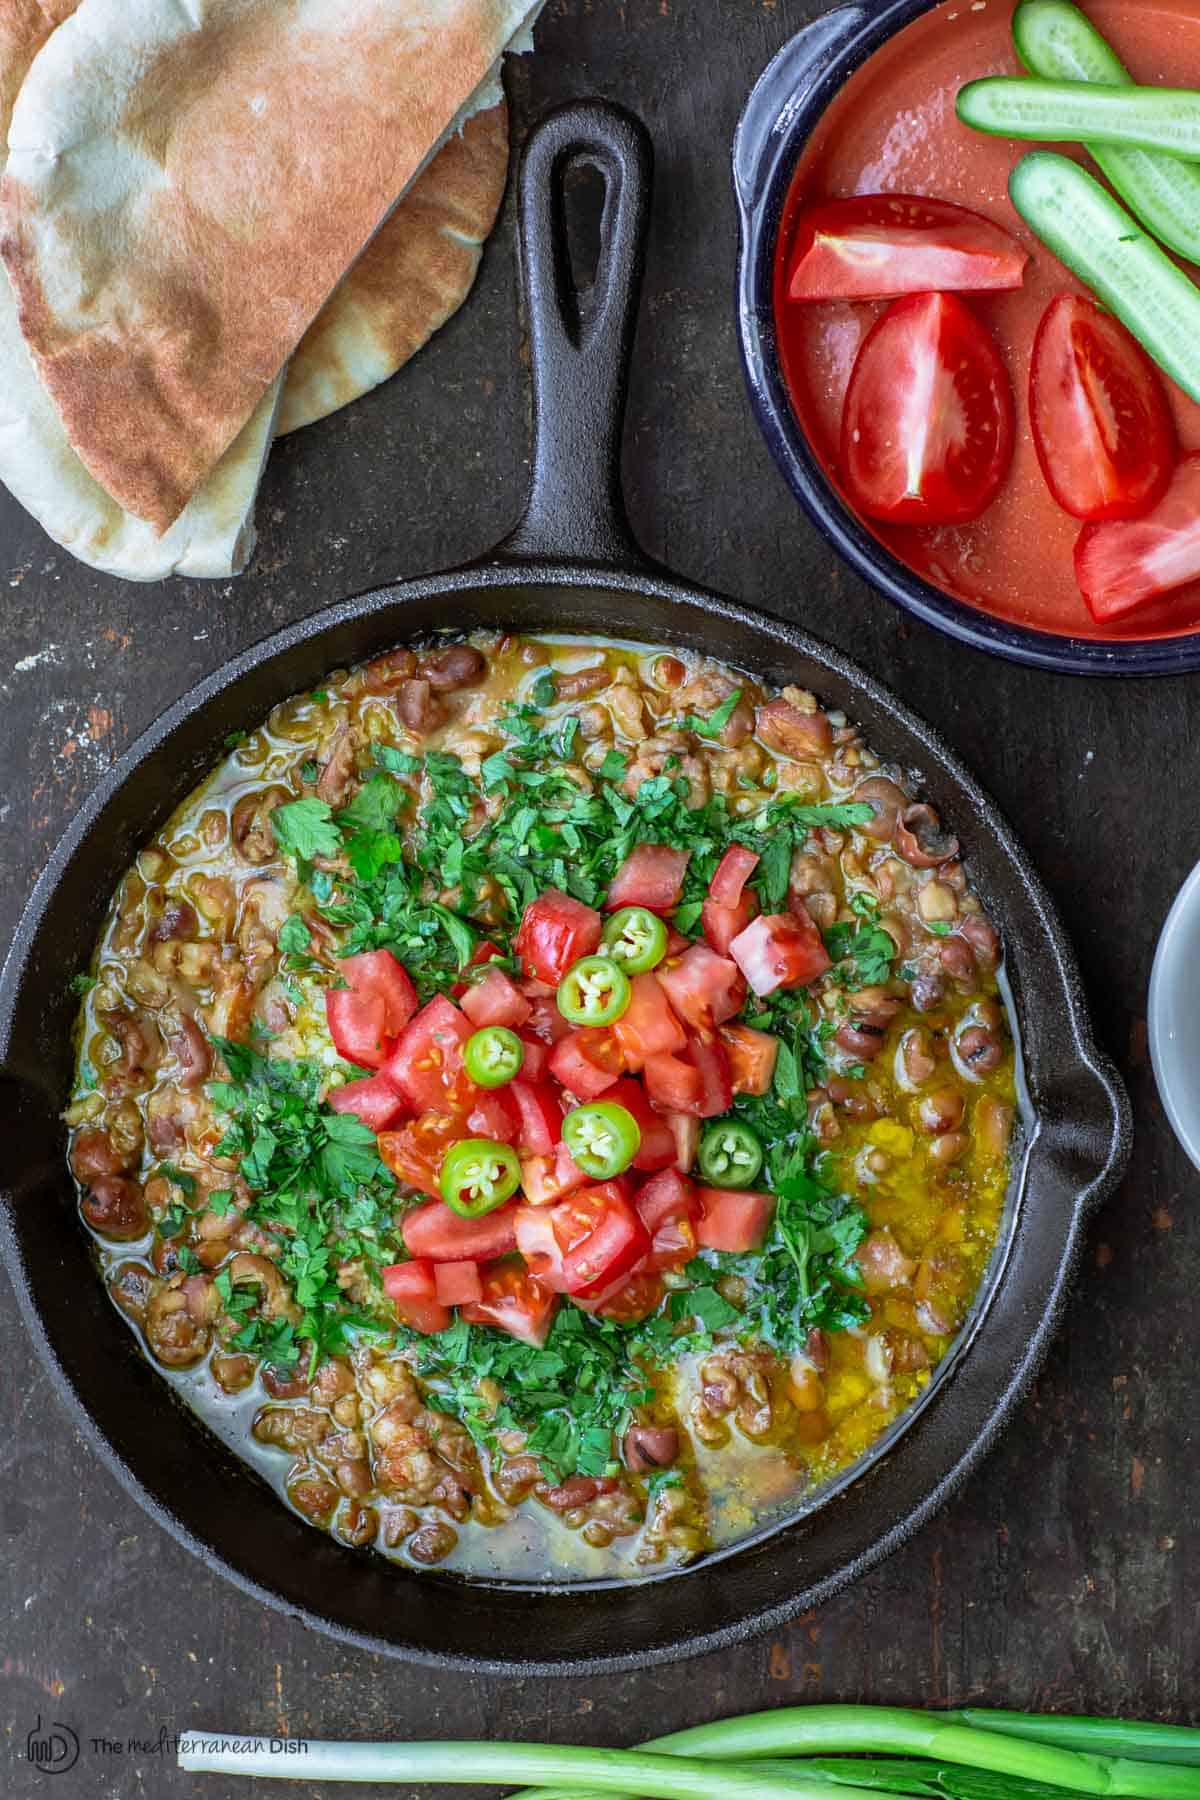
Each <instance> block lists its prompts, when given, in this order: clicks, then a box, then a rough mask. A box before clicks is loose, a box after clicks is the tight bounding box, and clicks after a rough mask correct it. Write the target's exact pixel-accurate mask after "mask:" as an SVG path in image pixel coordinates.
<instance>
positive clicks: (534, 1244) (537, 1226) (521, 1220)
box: [516, 1206, 567, 1294]
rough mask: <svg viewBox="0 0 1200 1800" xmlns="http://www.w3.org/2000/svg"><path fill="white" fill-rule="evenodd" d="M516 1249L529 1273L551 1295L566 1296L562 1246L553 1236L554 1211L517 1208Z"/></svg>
mask: <svg viewBox="0 0 1200 1800" xmlns="http://www.w3.org/2000/svg"><path fill="white" fill-rule="evenodd" d="M516 1231H517V1249H518V1250H519V1251H520V1253H521V1255H522V1256H523V1257H524V1259H525V1266H526V1268H527V1269H528V1270H529V1273H530V1274H531V1275H532V1276H533V1277H534V1279H535V1280H536V1281H538V1282H539V1283H540V1284H541V1285H542V1287H547V1288H549V1289H550V1291H551V1292H552V1293H555V1294H565V1293H566V1291H567V1289H566V1283H565V1279H564V1276H563V1253H562V1245H561V1244H560V1243H559V1241H558V1239H557V1238H556V1237H555V1235H554V1218H553V1208H552V1207H549V1206H518V1208H517V1224H516Z"/></svg>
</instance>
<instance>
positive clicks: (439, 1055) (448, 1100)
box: [384, 994, 475, 1112]
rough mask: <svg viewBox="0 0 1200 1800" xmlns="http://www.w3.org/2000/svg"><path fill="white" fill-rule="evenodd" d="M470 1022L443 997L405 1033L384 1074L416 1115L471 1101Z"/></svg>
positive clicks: (403, 1032) (433, 1001) (392, 1053)
mask: <svg viewBox="0 0 1200 1800" xmlns="http://www.w3.org/2000/svg"><path fill="white" fill-rule="evenodd" d="M472 1030H473V1027H472V1025H471V1021H470V1020H469V1019H468V1018H467V1017H466V1016H465V1015H464V1014H463V1013H461V1012H460V1011H459V1009H458V1007H457V1006H455V1005H454V1003H453V1001H451V1000H447V998H446V997H445V995H444V994H439V995H438V996H437V998H436V999H434V1000H431V1001H430V1002H429V1004H428V1005H427V1006H423V1007H422V1008H421V1010H420V1012H419V1013H418V1014H417V1016H416V1017H415V1018H414V1019H413V1020H411V1022H410V1023H409V1024H408V1025H407V1026H406V1027H405V1029H404V1030H403V1031H402V1032H401V1034H400V1036H399V1038H398V1039H397V1041H396V1045H395V1048H394V1049H393V1050H392V1052H391V1055H390V1056H389V1057H388V1059H387V1062H386V1063H385V1064H384V1074H385V1075H386V1077H387V1079H388V1080H389V1081H390V1082H391V1083H392V1086H393V1087H395V1088H396V1089H397V1090H398V1091H399V1092H400V1093H402V1094H403V1095H404V1097H405V1099H407V1100H409V1101H410V1102H411V1103H412V1106H413V1108H414V1110H416V1111H417V1112H426V1111H443V1112H445V1111H448V1110H452V1109H454V1108H455V1107H458V1106H460V1105H461V1104H462V1103H463V1102H465V1101H469V1100H470V1098H471V1095H472V1092H473V1091H474V1090H475V1084H474V1082H472V1081H469V1080H468V1079H467V1076H466V1074H465V1072H464V1070H463V1061H462V1047H463V1045H464V1044H465V1043H466V1041H467V1039H468V1038H469V1037H470V1035H471V1032H472Z"/></svg>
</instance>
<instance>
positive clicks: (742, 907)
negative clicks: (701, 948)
mask: <svg viewBox="0 0 1200 1800" xmlns="http://www.w3.org/2000/svg"><path fill="white" fill-rule="evenodd" d="M757 912H758V898H757V896H756V895H754V894H750V893H746V894H743V895H742V897H741V899H740V900H738V901H737V902H736V904H735V905H733V906H720V905H718V903H717V901H715V900H714V899H713V897H712V895H711V894H710V895H709V896H708V899H707V900H705V902H704V904H703V905H702V906H701V908H700V929H701V931H703V933H704V935H705V937H706V938H707V940H708V942H709V944H710V945H711V947H712V948H713V949H714V950H715V951H716V953H717V955H718V956H725V957H727V956H728V955H729V946H730V944H732V942H733V940H734V938H735V937H738V936H740V934H741V933H742V932H743V931H745V929H746V927H747V925H748V924H749V923H750V921H751V919H753V918H754V917H755V916H756V914H757Z"/></svg>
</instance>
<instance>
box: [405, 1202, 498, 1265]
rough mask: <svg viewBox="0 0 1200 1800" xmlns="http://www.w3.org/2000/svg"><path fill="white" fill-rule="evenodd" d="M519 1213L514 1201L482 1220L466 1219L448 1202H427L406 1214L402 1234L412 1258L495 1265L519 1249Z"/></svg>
mask: <svg viewBox="0 0 1200 1800" xmlns="http://www.w3.org/2000/svg"><path fill="white" fill-rule="evenodd" d="M516 1211H517V1209H516V1204H515V1203H514V1202H513V1201H510V1202H509V1203H508V1205H507V1206H501V1207H497V1209H496V1211H495V1212H490V1213H484V1215H483V1217H482V1218H481V1219H463V1218H460V1217H459V1215H458V1213H456V1212H451V1210H450V1208H449V1207H448V1206H447V1205H446V1203H445V1201H444V1200H427V1201H425V1202H424V1204H423V1205H421V1206H418V1207H415V1208H414V1209H413V1211H412V1212H410V1213H406V1214H405V1216H404V1218H403V1219H402V1220H401V1222H400V1235H401V1237H402V1238H403V1239H404V1248H405V1249H406V1250H407V1251H408V1253H409V1255H410V1256H419V1257H423V1258H425V1259H427V1260H428V1261H429V1262H491V1261H492V1259H493V1258H494V1257H497V1256H506V1255H507V1254H508V1252H509V1251H510V1250H513V1249H515V1248H516V1243H517V1234H516V1227H515V1219H516Z"/></svg>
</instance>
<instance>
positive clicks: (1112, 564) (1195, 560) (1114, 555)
mask: <svg viewBox="0 0 1200 1800" xmlns="http://www.w3.org/2000/svg"><path fill="white" fill-rule="evenodd" d="M1075 575H1076V579H1077V580H1078V582H1079V586H1080V590H1081V592H1082V594H1083V597H1084V599H1085V601H1086V602H1087V607H1088V611H1089V612H1090V613H1091V615H1092V617H1093V619H1095V620H1096V621H1097V623H1098V624H1101V625H1103V624H1106V623H1107V622H1108V620H1110V619H1119V618H1120V617H1121V616H1122V614H1124V613H1127V612H1132V611H1133V610H1134V608H1135V607H1137V606H1144V605H1145V603H1146V601H1148V600H1156V599H1157V598H1158V597H1159V595H1160V594H1167V593H1170V592H1171V590H1172V589H1173V588H1177V587H1182V586H1183V585H1184V583H1186V582H1189V581H1195V580H1197V579H1200V454H1198V455H1193V456H1185V457H1184V458H1183V461H1182V462H1181V463H1180V464H1179V467H1178V468H1177V469H1176V471H1175V473H1174V475H1173V476H1172V477H1171V484H1170V486H1169V487H1168V489H1167V491H1166V493H1165V494H1164V495H1163V497H1162V499H1161V500H1160V501H1159V503H1158V505H1157V506H1156V507H1155V508H1154V511H1153V512H1151V513H1147V515H1146V516H1145V518H1142V519H1124V520H1111V521H1108V522H1105V523H1097V524H1093V525H1085V526H1084V528H1083V530H1082V531H1081V532H1080V534H1079V540H1078V542H1077V543H1076V545H1075Z"/></svg>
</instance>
